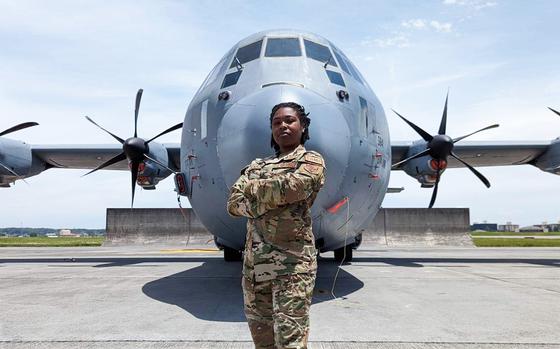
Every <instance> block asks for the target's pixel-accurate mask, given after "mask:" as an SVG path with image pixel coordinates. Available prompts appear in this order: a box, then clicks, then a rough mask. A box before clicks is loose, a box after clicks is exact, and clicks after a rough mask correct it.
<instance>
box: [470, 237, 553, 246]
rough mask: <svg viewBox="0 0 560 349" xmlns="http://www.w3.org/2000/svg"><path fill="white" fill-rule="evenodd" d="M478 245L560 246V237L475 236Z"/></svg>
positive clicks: (475, 242)
mask: <svg viewBox="0 0 560 349" xmlns="http://www.w3.org/2000/svg"><path fill="white" fill-rule="evenodd" d="M473 242H474V245H475V246H476V247H560V239H500V238H478V239H477V238H473Z"/></svg>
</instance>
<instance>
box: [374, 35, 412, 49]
mask: <svg viewBox="0 0 560 349" xmlns="http://www.w3.org/2000/svg"><path fill="white" fill-rule="evenodd" d="M373 42H374V43H375V44H376V45H377V46H379V47H399V48H403V47H409V46H410V41H409V40H408V37H407V36H405V35H404V34H397V35H395V36H393V37H390V38H386V39H375V40H373Z"/></svg>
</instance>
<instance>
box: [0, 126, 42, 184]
mask: <svg viewBox="0 0 560 349" xmlns="http://www.w3.org/2000/svg"><path fill="white" fill-rule="evenodd" d="M37 125H39V124H38V123H36V122H34V121H31V122H24V123H21V124H19V125H15V126H13V127H10V128H9V129H7V130H4V131H2V132H0V137H2V136H5V135H7V134H9V133H12V132H16V131H19V130H23V129H24V128H28V127H32V126H37ZM0 167H2V168H4V169H5V170H6V171H8V172H10V173H11V174H13V175H14V176H16V177H19V178H21V176H20V175H18V174H17V173H16V172H15V171H14V170H12V169H11V168H9V167H8V166H6V165H4V164H3V163H1V162H0ZM21 180H22V181H24V182H25V179H23V178H21ZM26 183H27V182H26Z"/></svg>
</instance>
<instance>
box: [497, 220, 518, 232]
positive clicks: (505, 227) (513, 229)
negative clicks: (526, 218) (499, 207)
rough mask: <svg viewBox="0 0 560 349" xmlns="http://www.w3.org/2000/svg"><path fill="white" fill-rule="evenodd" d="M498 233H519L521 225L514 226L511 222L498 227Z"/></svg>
mask: <svg viewBox="0 0 560 349" xmlns="http://www.w3.org/2000/svg"><path fill="white" fill-rule="evenodd" d="M498 231H510V232H515V233H519V224H512V223H511V222H506V224H500V225H498Z"/></svg>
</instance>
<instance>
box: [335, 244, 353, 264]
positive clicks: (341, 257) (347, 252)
mask: <svg viewBox="0 0 560 349" xmlns="http://www.w3.org/2000/svg"><path fill="white" fill-rule="evenodd" d="M352 251H354V250H353V249H352V245H346V246H344V247H341V248H337V249H336V250H334V260H335V261H337V262H338V263H348V262H352Z"/></svg>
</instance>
